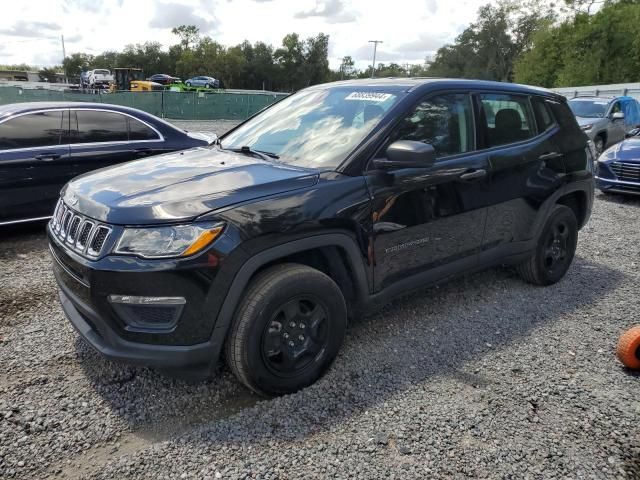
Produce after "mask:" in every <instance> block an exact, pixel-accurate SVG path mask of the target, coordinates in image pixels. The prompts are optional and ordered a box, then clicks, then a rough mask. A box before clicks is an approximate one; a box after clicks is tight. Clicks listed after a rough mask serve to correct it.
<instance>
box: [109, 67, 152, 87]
mask: <svg viewBox="0 0 640 480" xmlns="http://www.w3.org/2000/svg"><path fill="white" fill-rule="evenodd" d="M141 81H142V82H144V81H145V80H144V72H143V71H142V69H141V68H114V69H113V83H112V84H111V88H110V89H109V90H110V91H111V92H126V91H128V90H131V83H132V82H134V83H135V82H141ZM136 91H142V90H136Z"/></svg>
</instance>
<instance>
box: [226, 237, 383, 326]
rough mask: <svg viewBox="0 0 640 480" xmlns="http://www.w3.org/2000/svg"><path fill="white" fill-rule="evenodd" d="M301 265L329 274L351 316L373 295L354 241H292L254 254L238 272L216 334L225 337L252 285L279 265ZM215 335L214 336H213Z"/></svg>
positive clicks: (349, 238) (343, 238)
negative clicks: (274, 266)
mask: <svg viewBox="0 0 640 480" xmlns="http://www.w3.org/2000/svg"><path fill="white" fill-rule="evenodd" d="M290 262H295V263H301V264H304V265H307V266H311V267H313V268H317V269H318V270H320V271H323V272H324V273H325V274H327V275H329V276H330V277H331V278H332V279H333V280H334V281H335V282H336V283H337V284H338V286H339V287H340V288H341V290H342V291H343V293H344V294H345V300H346V301H347V307H348V309H350V311H349V314H350V315H352V316H353V315H357V314H358V313H359V312H360V309H361V308H362V306H363V305H364V304H365V302H366V301H367V300H368V297H369V295H370V290H369V281H368V277H367V273H366V270H365V268H364V263H363V256H362V253H361V251H360V248H359V247H358V245H357V243H356V242H355V240H354V239H353V238H351V237H350V236H349V235H347V234H343V233H330V234H322V235H314V236H311V237H307V238H302V239H299V240H293V241H291V242H287V243H284V244H280V245H277V246H274V247H271V248H267V249H265V250H263V251H261V252H258V253H256V254H254V255H252V256H251V257H250V258H249V259H248V260H247V261H246V262H245V263H244V264H243V265H242V266H241V267H240V268H239V270H238V272H237V273H236V275H235V277H234V279H233V281H232V282H231V286H230V287H229V290H228V291H227V295H226V297H225V299H224V301H223V304H222V307H221V308H220V311H219V313H218V316H217V319H216V323H215V326H214V332H217V335H220V336H224V337H226V335H227V332H228V330H229V326H230V325H231V322H232V320H233V317H234V315H235V312H236V309H237V307H238V305H239V303H240V300H241V299H242V295H243V294H244V292H245V291H246V288H247V286H248V284H249V282H250V281H251V280H252V279H253V278H254V277H255V275H256V274H257V273H259V272H260V271H262V270H264V269H265V268H269V267H270V266H273V265H276V264H279V263H290ZM214 334H215V333H214Z"/></svg>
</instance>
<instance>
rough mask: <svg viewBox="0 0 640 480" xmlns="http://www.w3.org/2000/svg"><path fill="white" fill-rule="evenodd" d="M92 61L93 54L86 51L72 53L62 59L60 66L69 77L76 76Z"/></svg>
mask: <svg viewBox="0 0 640 480" xmlns="http://www.w3.org/2000/svg"><path fill="white" fill-rule="evenodd" d="M93 63H94V57H93V55H90V54H87V53H73V54H71V55H70V56H68V57H66V58H65V59H64V60H63V61H62V68H63V70H64V73H65V75H67V76H69V77H77V76H79V75H80V72H84V71H86V70H89V69H90V68H91V66H92V65H93ZM49 81H50V80H49Z"/></svg>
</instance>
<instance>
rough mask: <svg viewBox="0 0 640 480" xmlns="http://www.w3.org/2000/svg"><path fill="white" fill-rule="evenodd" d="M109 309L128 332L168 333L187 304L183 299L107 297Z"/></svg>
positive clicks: (133, 296)
mask: <svg viewBox="0 0 640 480" xmlns="http://www.w3.org/2000/svg"><path fill="white" fill-rule="evenodd" d="M108 300H109V303H110V304H111V307H112V308H113V310H114V311H115V312H116V314H117V315H118V317H119V318H120V319H121V320H122V321H123V322H124V323H125V324H126V327H125V329H126V330H129V331H146V332H148V331H153V332H163V331H164V332H169V331H172V330H173V329H174V328H175V326H176V325H177V323H178V319H179V318H180V315H181V314H182V310H183V308H184V306H185V304H186V303H187V301H186V300H185V298H184V297H144V296H135V295H109V297H108Z"/></svg>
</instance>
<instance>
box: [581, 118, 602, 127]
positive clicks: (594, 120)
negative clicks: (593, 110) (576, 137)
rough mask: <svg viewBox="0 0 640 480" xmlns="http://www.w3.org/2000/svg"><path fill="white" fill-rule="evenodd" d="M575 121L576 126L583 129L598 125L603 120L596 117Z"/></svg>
mask: <svg viewBox="0 0 640 480" xmlns="http://www.w3.org/2000/svg"><path fill="white" fill-rule="evenodd" d="M576 120H577V121H578V125H580V126H581V127H583V126H585V125H595V124H596V123H600V122H601V121H602V120H603V119H602V118H597V117H593V118H591V117H589V118H588V117H576Z"/></svg>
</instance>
